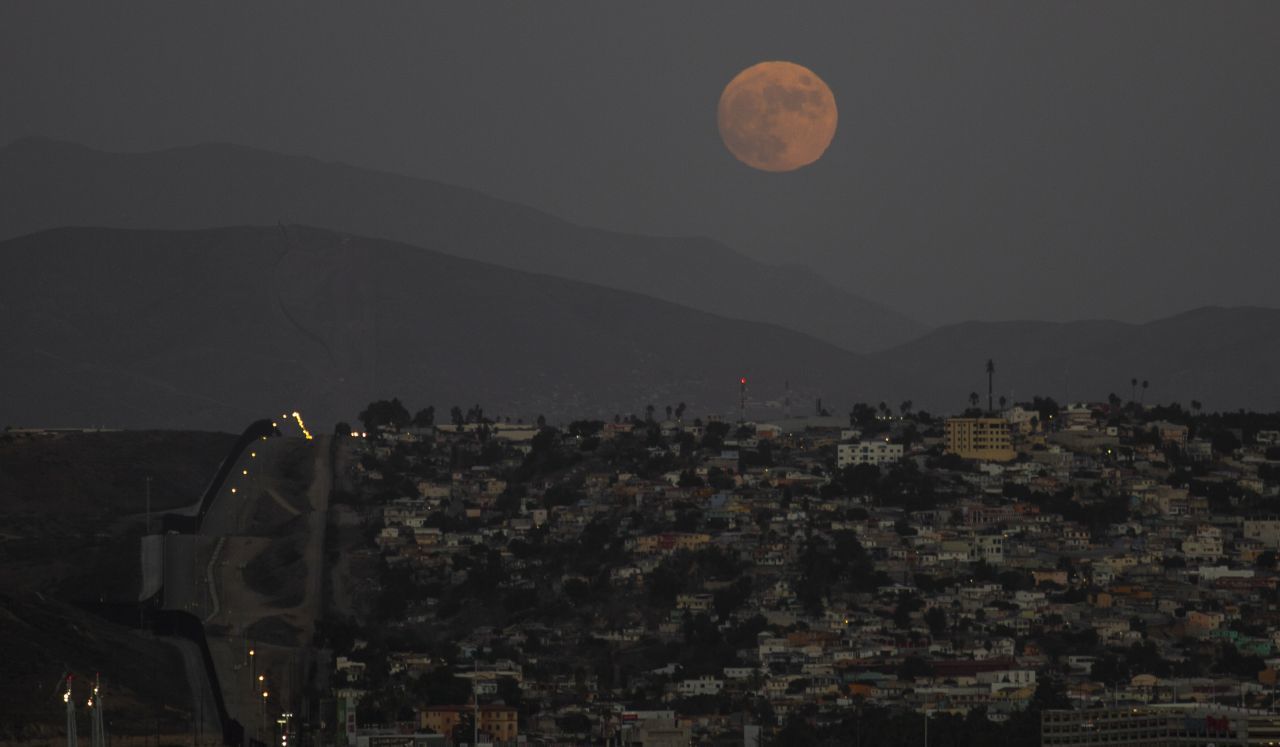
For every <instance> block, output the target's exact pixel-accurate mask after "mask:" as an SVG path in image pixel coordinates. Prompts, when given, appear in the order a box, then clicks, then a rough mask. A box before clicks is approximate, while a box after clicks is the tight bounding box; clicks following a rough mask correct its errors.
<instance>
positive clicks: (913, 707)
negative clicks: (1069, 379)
mask: <svg viewBox="0 0 1280 747" xmlns="http://www.w3.org/2000/svg"><path fill="white" fill-rule="evenodd" d="M990 372H991V366H990V364H989V366H988V374H990ZM742 384H743V387H744V391H745V386H746V381H745V380H744V381H743V382H742ZM1125 384H1126V386H1125V387H1124V390H1125V391H1124V394H1125V395H1127V396H1123V397H1122V396H1119V395H1116V394H1113V395H1111V396H1110V397H1109V398H1108V399H1107V401H1102V402H1078V403H1058V402H1055V401H1054V400H1053V399H1051V398H1048V397H1034V398H1032V399H1030V400H1027V401H1024V402H1017V403H1014V402H1008V401H1006V400H1005V398H1004V397H1000V398H999V399H998V400H997V399H995V398H993V397H992V396H991V395H990V394H989V393H988V394H987V395H986V396H981V395H979V394H978V393H976V392H975V393H974V394H972V395H970V397H969V401H968V403H967V404H968V405H969V406H968V408H967V409H966V410H964V411H962V412H958V413H957V414H955V415H953V416H943V415H936V414H932V413H928V412H923V411H920V410H917V409H915V408H914V407H913V405H912V403H911V402H909V401H905V402H901V403H897V404H894V405H890V404H889V403H885V402H880V403H877V404H870V403H862V404H857V405H855V406H853V408H852V409H851V411H850V412H848V413H847V414H833V413H830V412H827V411H826V410H824V409H823V407H822V404H821V403H820V402H818V403H816V404H814V406H813V407H811V408H809V409H810V412H809V413H808V414H794V415H793V414H788V416H786V417H774V418H771V419H759V418H752V417H748V412H747V409H746V407H745V406H744V407H743V408H742V409H741V410H740V411H739V412H735V413H732V414H729V415H720V416H707V415H701V416H695V415H694V414H693V413H690V412H688V411H687V408H686V407H685V406H684V405H683V404H680V403H673V404H671V405H649V406H647V407H645V408H643V410H642V411H641V412H639V413H636V414H628V415H623V414H618V415H615V416H614V417H612V418H610V419H605V420H578V421H572V422H568V423H565V424H563V425H561V426H553V425H551V424H549V423H547V422H545V420H544V419H542V418H539V419H538V421H537V422H534V423H523V422H519V421H516V422H512V420H511V419H508V418H502V417H492V416H490V415H488V414H487V413H485V412H484V410H483V408H482V407H480V406H479V405H476V406H473V407H470V408H469V409H466V410H464V409H462V408H460V407H453V408H452V409H451V410H450V412H448V413H444V412H439V413H437V412H436V411H435V408H434V407H430V406H428V407H424V408H422V409H419V410H417V411H416V412H414V411H411V409H410V408H408V407H406V405H404V404H402V403H401V402H400V401H399V400H397V399H392V400H385V401H378V402H374V403H371V404H370V405H369V406H368V408H367V409H365V410H364V412H362V413H361V415H360V420H359V422H358V423H357V424H355V425H350V424H345V423H342V424H339V425H338V426H337V434H336V437H335V444H336V449H337V452H338V453H339V457H338V458H337V462H336V466H337V471H338V474H337V477H336V483H335V492H334V494H333V498H332V505H331V511H335V512H337V514H336V516H335V517H334V518H332V519H331V523H335V522H336V523H337V524H339V525H343V526H345V527H346V530H345V531H343V532H341V533H339V535H340V536H339V537H338V538H337V539H335V540H333V541H334V542H335V543H336V546H335V548H334V553H335V556H336V555H337V554H341V555H342V556H343V557H344V558H345V559H344V560H343V563H344V564H345V567H344V569H343V573H344V574H345V575H346V576H348V577H350V578H355V579H361V580H360V581H359V582H357V583H348V584H346V586H348V587H349V589H348V593H347V594H346V597H347V598H346V599H345V601H344V602H342V603H341V604H339V605H337V607H338V610H339V611H338V612H336V613H332V614H330V615H329V616H328V617H327V619H325V620H324V622H323V624H322V626H321V629H320V636H319V637H320V640H319V643H320V645H322V646H324V647H326V648H327V649H329V650H331V651H332V653H333V656H334V658H333V670H332V674H333V678H332V681H331V683H330V684H331V696H332V697H333V698H334V700H335V701H336V704H337V705H336V710H337V714H336V715H337V719H336V720H337V723H338V729H339V731H340V733H339V734H338V739H339V743H349V744H352V745H355V744H361V745H363V744H366V743H368V744H373V743H374V742H371V741H369V740H370V739H373V740H374V741H375V742H376V740H377V739H378V737H379V736H380V735H383V736H389V735H393V734H411V733H417V734H419V735H423V736H420V737H419V738H420V739H422V740H428V739H429V737H428V736H427V735H432V734H434V735H437V736H436V737H430V739H435V740H439V741H440V742H442V743H448V744H455V743H472V742H473V740H474V739H476V738H479V740H480V741H491V742H494V743H498V744H515V743H517V742H518V741H519V742H525V741H528V742H536V743H544V744H579V743H597V744H605V743H608V744H626V745H684V744H689V743H699V744H726V745H727V744H735V745H737V744H747V745H761V744H812V743H829V744H923V743H926V742H924V741H921V740H922V739H924V740H928V738H929V736H928V735H929V732H930V731H931V730H932V731H934V733H935V734H944V733H946V734H951V735H952V737H951V738H953V739H954V740H955V741H954V742H948V743H955V744H991V743H996V742H997V741H1004V742H1006V743H1008V744H1040V743H1042V741H1043V744H1046V745H1049V744H1054V745H1074V744H1086V743H1092V741H1090V740H1096V739H1102V740H1104V741H1107V740H1110V741H1118V740H1120V736H1117V735H1126V738H1128V737H1136V736H1138V735H1148V734H1149V735H1151V736H1152V738H1154V737H1155V736H1161V737H1162V738H1163V737H1164V736H1168V735H1181V736H1182V737H1184V738H1185V739H1188V740H1191V741H1186V742H1185V743H1187V744H1202V743H1204V744H1207V743H1209V742H1211V741H1213V740H1214V739H1219V740H1222V739H1226V738H1227V737H1230V738H1232V739H1236V738H1239V739H1245V738H1246V737H1247V736H1249V735H1252V738H1253V739H1257V738H1260V736H1259V735H1265V734H1272V735H1275V734H1280V728H1277V725H1278V724H1280V721H1278V720H1277V719H1276V718H1275V717H1273V716H1270V715H1269V714H1270V713H1271V712H1273V711H1274V709H1275V707H1276V705H1277V702H1276V686H1277V672H1278V671H1280V650H1278V649H1277V646H1278V644H1280V635H1277V634H1275V633H1274V631H1275V630H1276V629H1277V628H1278V627H1280V604H1278V602H1280V596H1278V595H1277V581H1278V579H1280V572H1278V571H1277V562H1278V559H1280V555H1278V551H1280V415H1259V414H1254V413H1247V412H1244V411H1241V412H1237V413H1213V414H1209V413H1205V412H1202V411H1201V410H1202V408H1201V406H1200V404H1199V403H1198V402H1191V403H1189V405H1188V406H1186V407H1184V406H1182V405H1180V404H1169V405H1152V404H1147V403H1145V402H1144V401H1143V400H1144V399H1145V393H1146V390H1147V384H1146V382H1139V381H1138V380H1137V379H1134V380H1133V381H1132V382H1125ZM744 402H745V400H744ZM1196 740H1200V741H1196ZM424 743H426V742H424ZM1180 743H1183V742H1180ZM1223 743H1228V742H1225V741H1224V742H1223ZM1229 743H1233V744H1234V743H1237V742H1234V741H1232V742H1229ZM1240 743H1244V742H1240ZM1249 743H1254V742H1249Z"/></svg>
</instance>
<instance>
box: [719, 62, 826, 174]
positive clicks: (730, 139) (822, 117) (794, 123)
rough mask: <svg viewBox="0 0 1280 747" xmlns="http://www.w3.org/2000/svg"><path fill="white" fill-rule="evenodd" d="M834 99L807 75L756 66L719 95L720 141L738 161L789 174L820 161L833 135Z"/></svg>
mask: <svg viewBox="0 0 1280 747" xmlns="http://www.w3.org/2000/svg"><path fill="white" fill-rule="evenodd" d="M836 119H837V115H836V98H835V96H834V95H832V93H831V89H830V88H828V87H827V84H826V83H824V82H823V81H822V79H821V78H819V77H818V76H817V75H816V74H814V72H813V71H812V70H810V69H809V68H807V67H804V66H803V65H797V64H795V63H794V62H783V61H774V62H761V63H759V64H756V65H752V66H751V67H749V68H747V69H746V70H743V71H742V72H740V73H738V74H737V75H736V76H734V78H733V80H731V81H729V85H727V86H725V87H724V92H723V93H721V94H720V106H719V108H718V110H717V121H718V122H719V125H720V138H721V139H722V140H724V145H725V147H726V148H728V149H729V152H730V153H732V154H733V155H734V156H735V157H736V158H737V159H738V160H739V161H742V162H743V163H745V164H747V165H748V166H751V167H752V168H757V169H760V170H761V171H794V170H796V169H798V168H800V167H802V166H808V165H809V164H811V163H813V162H814V161H816V160H818V159H819V158H821V157H822V154H823V153H824V152H826V150H827V146H828V145H830V144H831V138H832V137H834V136H835V134H836Z"/></svg>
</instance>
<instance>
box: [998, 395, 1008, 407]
mask: <svg viewBox="0 0 1280 747" xmlns="http://www.w3.org/2000/svg"><path fill="white" fill-rule="evenodd" d="M996 401H997V402H999V403H1000V409H1001V410H1003V409H1004V406H1005V405H1007V404H1009V400H1008V399H1007V398H1005V396H1004V395H1003V394H1002V395H1000V399H998V400H996Z"/></svg>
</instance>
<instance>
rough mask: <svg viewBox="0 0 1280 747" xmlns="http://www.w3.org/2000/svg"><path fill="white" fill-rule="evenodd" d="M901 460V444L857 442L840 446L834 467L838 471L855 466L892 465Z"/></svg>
mask: <svg viewBox="0 0 1280 747" xmlns="http://www.w3.org/2000/svg"><path fill="white" fill-rule="evenodd" d="M901 458H902V444H891V443H889V442H888V441H859V442H857V443H852V444H840V446H839V448H838V449H837V452H836V466H837V467H839V468H840V469H844V468H845V467H851V466H853V465H855V464H874V465H877V466H878V465H881V464H892V463H893V462H896V461H898V460H899V459H901Z"/></svg>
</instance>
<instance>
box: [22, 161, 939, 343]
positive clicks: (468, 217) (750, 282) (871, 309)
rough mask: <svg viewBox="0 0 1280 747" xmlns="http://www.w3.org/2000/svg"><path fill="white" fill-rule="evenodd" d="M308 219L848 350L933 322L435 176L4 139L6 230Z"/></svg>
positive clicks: (696, 246)
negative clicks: (780, 329)
mask: <svg viewBox="0 0 1280 747" xmlns="http://www.w3.org/2000/svg"><path fill="white" fill-rule="evenodd" d="M277 223H289V224H300V225H313V226H316V227H319V228H326V229H329V230H335V231H341V232H345V233H351V234H355V235H360V236H368V237H371V238H385V239H390V240H394V241H400V242H403V243H408V244H412V245H415V246H421V247H424V248H428V249H434V250H436V251H442V252H445V253H449V254H455V255H458V256H463V257H467V258H470V259H477V260H481V261H487V262H492V263H495V264H499V265H503V266H507V267H512V268H514V269H522V270H528V271H531V272H539V273H543V274H548V275H557V276H561V277H567V278H570V279H574V280H581V281H584V282H589V283H593V284H596V285H602V286H605V287H610V288H619V289H623V290H630V291H634V292H639V293H643V294H645V295H649V296H653V297H655V298H661V299H663V300H667V301H672V302H675V303H678V304H681V305H684V306H688V307H690V308H696V309H700V310H703V311H709V312H712V313H715V314H719V315H722V316H728V317H734V318H740V319H745V320H748V321H763V322H770V323H774V324H779V325H781V326H785V327H789V328H791V329H795V330H797V331H801V332H805V333H808V334H811V335H814V336H817V337H820V338H822V339H825V340H827V341H829V342H832V343H834V344H836V345H838V346H840V347H844V348H846V349H849V350H863V351H865V350H874V349H882V348H885V347H889V346H892V345H894V344H897V343H899V342H903V341H906V340H908V339H911V338H913V337H915V336H917V335H918V334H919V333H921V332H922V331H924V330H925V327H924V326H923V325H921V324H920V323H918V322H916V321H914V320H912V319H910V318H908V317H907V316H905V315H903V314H901V313H899V312H896V311H893V310H890V309H887V308H885V307H883V306H880V305H877V304H874V303H872V302H870V301H867V300H865V299H862V298H859V297H857V296H855V295H853V294H851V293H849V292H847V291H845V290H842V289H840V288H837V287H836V286H835V285H833V284H831V283H828V282H826V281H825V280H824V279H823V278H822V277H821V276H820V275H819V274H818V273H816V272H814V271H813V270H811V269H808V268H802V269H799V270H798V269H796V267H798V266H795V267H793V266H791V265H787V266H773V265H768V264H765V263H762V262H759V261H758V260H755V259H752V258H750V257H747V256H745V255H742V254H740V253H738V252H736V251H734V250H733V249H731V248H730V247H727V246H725V245H723V244H721V243H719V242H716V241H714V240H712V239H709V238H706V237H679V236H639V235H633V234H626V233H621V232H616V231H609V230H605V229H600V228H591V227H585V226H578V225H576V224H573V223H570V222H568V221H564V220H562V219H560V218H557V217H555V216H552V215H550V214H549V213H545V212H543V211H540V210H537V209H535V208H532V207H528V206H525V205H520V204H518V203H514V202H509V201H506V200H502V199H499V198H495V197H491V196H489V195H487V194H485V193H483V192H479V191H477V190H473V189H468V188H464V187H455V186H452V185H447V184H443V183H441V182H435V181H432V180H428V179H419V178H416V177H410V176H405V175H401V174H394V173H390V172H384V171H374V170H370V169H363V168H360V167H356V166H351V165H348V164H343V163H336V162H327V161H322V160H319V159H316V158H312V157H308V156H292V155H289V156H286V155H280V154H275V153H271V152H269V151H264V150H260V149H256V148H251V147H248V146H240V145H227V144H212V143H207V144H198V145H190V146H179V147H176V148H169V149H165V150H159V151H149V152H144V153H136V154H135V153H109V152H105V151H100V150H95V149H93V148H89V147H87V146H83V145H76V144H73V143H65V142H63V141H58V140H52V139H48V138H25V139H22V140H18V141H14V142H13V143H10V144H9V145H7V146H4V147H3V148H0V238H14V237H17V236H21V235H25V234H29V233H34V232H36V231H39V230H43V229H48V228H57V227H60V226H66V225H92V226H103V227H115V228H138V229H147V228H161V229H199V228H215V227H219V226H229V225H273V224H277Z"/></svg>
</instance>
